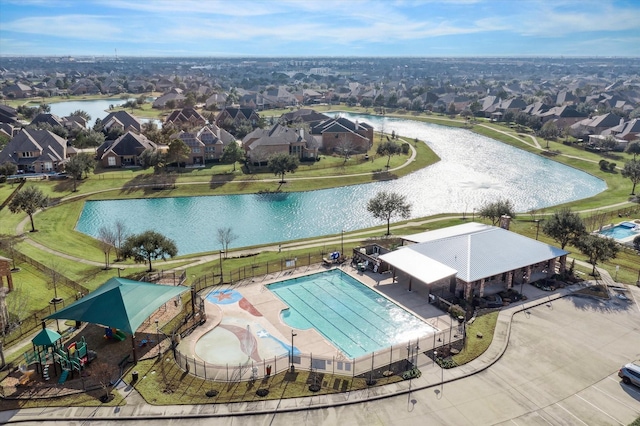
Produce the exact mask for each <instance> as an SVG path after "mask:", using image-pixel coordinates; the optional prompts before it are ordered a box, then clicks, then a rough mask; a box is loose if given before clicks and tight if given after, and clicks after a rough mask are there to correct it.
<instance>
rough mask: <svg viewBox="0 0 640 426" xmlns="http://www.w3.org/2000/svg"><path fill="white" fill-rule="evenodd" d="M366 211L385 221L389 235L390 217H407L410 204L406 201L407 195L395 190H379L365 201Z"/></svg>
mask: <svg viewBox="0 0 640 426" xmlns="http://www.w3.org/2000/svg"><path fill="white" fill-rule="evenodd" d="M367 211H369V213H371V214H373V217H375V218H376V219H381V220H386V221H387V233H386V235H391V231H390V224H391V218H392V217H394V216H400V217H402V218H408V217H409V216H410V215H411V204H409V203H408V202H407V197H405V196H404V195H400V194H397V193H395V192H388V191H380V192H379V193H378V194H376V196H375V197H374V198H372V199H370V200H369V202H368V203H367Z"/></svg>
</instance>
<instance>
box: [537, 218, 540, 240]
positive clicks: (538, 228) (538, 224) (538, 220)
mask: <svg viewBox="0 0 640 426" xmlns="http://www.w3.org/2000/svg"><path fill="white" fill-rule="evenodd" d="M538 232H540V219H536V240H537V239H538Z"/></svg>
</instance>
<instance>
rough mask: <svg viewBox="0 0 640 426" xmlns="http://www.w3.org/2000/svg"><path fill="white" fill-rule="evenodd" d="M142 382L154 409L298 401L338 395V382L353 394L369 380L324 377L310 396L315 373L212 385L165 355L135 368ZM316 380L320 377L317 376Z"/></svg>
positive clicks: (392, 379) (396, 378) (127, 378)
mask: <svg viewBox="0 0 640 426" xmlns="http://www.w3.org/2000/svg"><path fill="white" fill-rule="evenodd" d="M136 370H137V371H138V374H139V380H138V382H137V383H135V388H136V390H137V391H138V392H140V394H141V395H142V396H143V397H144V398H145V400H146V401H147V402H148V403H150V404H153V405H168V404H210V403H228V402H240V401H245V402H253V401H261V400H265V399H280V398H299V397H305V396H307V397H310V396H317V395H326V394H331V393H339V392H340V391H339V390H334V389H333V386H332V385H333V383H334V381H335V380H336V379H338V380H340V381H341V382H343V381H346V382H347V383H348V388H349V389H350V390H360V389H366V388H367V384H366V379H363V378H357V377H356V378H353V377H351V376H339V375H332V374H324V376H323V378H322V383H321V384H322V387H321V390H320V391H319V392H311V391H310V390H309V383H310V382H311V381H312V379H313V377H312V373H310V372H309V371H303V370H298V371H297V372H296V373H294V374H288V373H279V374H274V375H272V376H270V377H268V378H267V379H259V380H256V381H255V382H231V383H224V382H211V381H207V380H204V379H201V378H199V377H195V376H193V375H190V374H187V373H185V372H184V371H183V370H181V369H180V368H179V367H178V366H177V364H176V362H175V361H174V360H173V357H172V356H171V353H167V354H164V357H163V359H162V360H160V361H159V360H158V359H153V360H145V361H141V362H139V363H138V364H137V365H136ZM316 377H319V375H318V376H316ZM400 380H402V378H400V377H399V376H391V377H386V378H380V379H378V380H377V383H376V386H381V385H385V384H389V383H394V382H398V381H400ZM125 381H126V382H128V383H131V372H129V373H128V374H127V375H126V376H125ZM258 389H267V390H268V391H269V393H268V395H266V396H264V397H260V396H258V395H256V391H257V390H258ZM212 390H213V391H216V395H215V396H212V397H208V396H207V395H206V393H207V391H212Z"/></svg>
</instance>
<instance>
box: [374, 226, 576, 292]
mask: <svg viewBox="0 0 640 426" xmlns="http://www.w3.org/2000/svg"><path fill="white" fill-rule="evenodd" d="M403 240H404V241H405V243H406V244H407V245H405V246H403V247H401V248H400V249H398V250H396V251H393V252H391V253H387V254H384V255H382V256H380V258H381V260H384V261H385V262H387V263H389V264H390V265H391V266H392V268H393V271H394V276H396V274H398V273H405V274H408V275H409V276H410V279H409V289H411V287H412V285H413V283H414V282H420V283H424V284H426V286H427V287H428V290H429V294H434V290H436V289H438V290H437V293H439V292H444V290H445V289H448V292H449V293H452V294H454V295H455V296H457V297H459V298H460V299H466V300H469V299H471V298H473V297H474V296H479V297H483V296H485V295H488V294H495V293H498V292H500V291H503V290H508V289H511V288H513V287H514V286H515V285H520V286H522V285H523V284H526V283H531V282H535V281H537V280H541V279H547V278H551V277H553V276H554V275H555V274H556V273H563V272H564V269H565V266H566V258H567V255H568V254H569V252H567V251H565V250H562V249H560V248H557V247H554V246H551V245H549V244H546V243H543V242H540V241H537V240H533V239H531V238H527V237H524V236H522V235H519V234H516V233H514V232H510V231H509V230H508V229H503V228H499V227H495V226H491V225H484V224H480V223H475V222H470V223H465V224H462V225H457V226H452V227H449V228H443V229H438V230H434V231H429V232H423V233H420V234H414V235H409V236H406V237H403ZM437 293H436V294H437Z"/></svg>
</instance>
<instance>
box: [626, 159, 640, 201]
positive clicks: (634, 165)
mask: <svg viewBox="0 0 640 426" xmlns="http://www.w3.org/2000/svg"><path fill="white" fill-rule="evenodd" d="M622 176H624V177H626V178H629V179H630V180H631V183H633V187H632V188H631V195H635V194H636V185H637V184H638V183H640V160H631V161H627V162H626V163H625V164H624V168H623V169H622Z"/></svg>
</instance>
